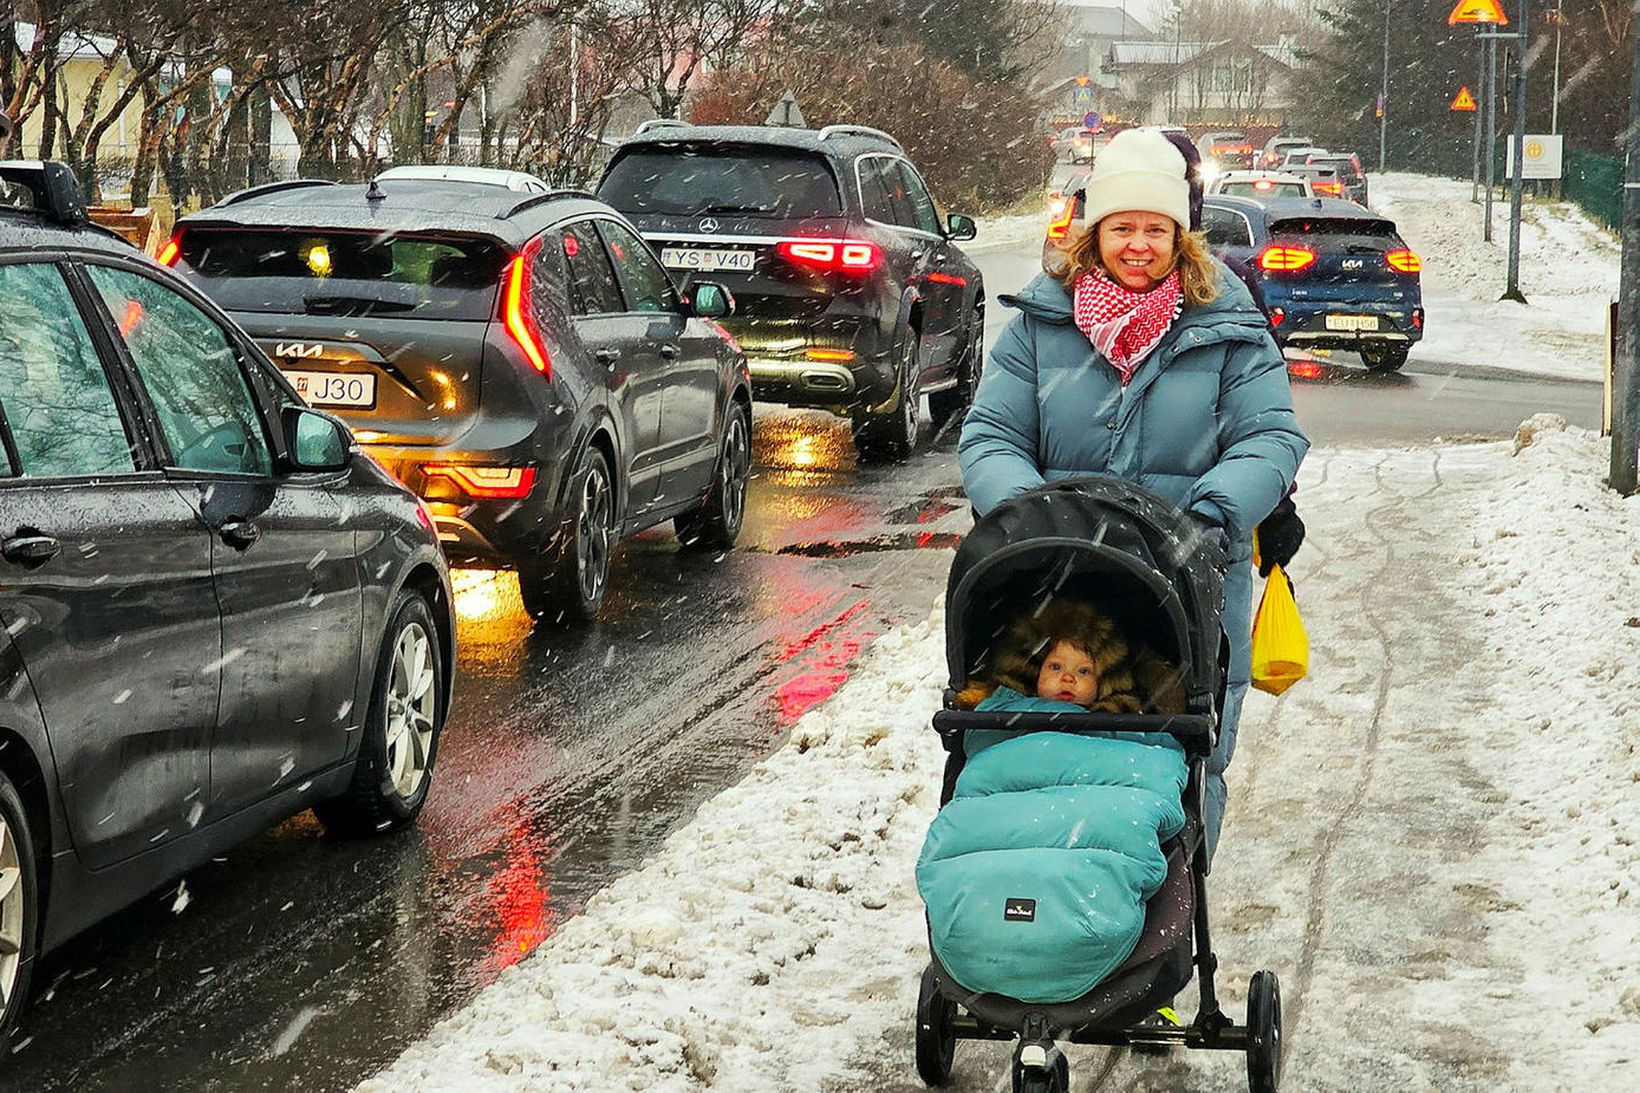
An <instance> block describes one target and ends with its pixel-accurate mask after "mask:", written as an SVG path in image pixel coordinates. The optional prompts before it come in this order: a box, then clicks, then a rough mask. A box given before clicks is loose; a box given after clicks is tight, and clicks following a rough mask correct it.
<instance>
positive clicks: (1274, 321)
mask: <svg viewBox="0 0 1640 1093" xmlns="http://www.w3.org/2000/svg"><path fill="white" fill-rule="evenodd" d="M1286 317H1287V310H1286V309H1285V308H1280V307H1272V308H1271V309H1270V325H1271V326H1280V325H1281V322H1282V320H1283V319H1285V318H1286Z"/></svg>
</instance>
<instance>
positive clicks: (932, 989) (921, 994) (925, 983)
mask: <svg viewBox="0 0 1640 1093" xmlns="http://www.w3.org/2000/svg"><path fill="white" fill-rule="evenodd" d="M956 1015H957V1004H956V1003H955V1002H952V1001H949V1000H948V999H946V998H945V996H944V995H942V994H940V988H939V985H938V984H937V983H935V982H934V968H933V966H932V965H930V966H929V967H926V968H924V969H923V974H922V988H921V989H920V990H919V991H918V992H917V1074H918V1076H919V1077H921V1078H922V1080H923V1081H924V1082H926V1083H928V1084H929V1085H944V1084H945V1083H946V1082H949V1081H950V1080H951V1060H952V1059H954V1058H955V1057H956V1054H957V1034H956V1032H955V1030H953V1029H952V1027H951V1020H952V1018H954V1017H956Z"/></svg>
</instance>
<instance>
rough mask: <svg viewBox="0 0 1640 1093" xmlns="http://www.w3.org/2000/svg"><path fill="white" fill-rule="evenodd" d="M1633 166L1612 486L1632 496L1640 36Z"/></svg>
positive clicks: (1639, 248)
mask: <svg viewBox="0 0 1640 1093" xmlns="http://www.w3.org/2000/svg"><path fill="white" fill-rule="evenodd" d="M1629 82H1630V89H1629V128H1628V136H1627V139H1626V140H1625V142H1624V143H1625V144H1627V145H1628V163H1627V165H1626V166H1625V167H1624V168H1623V274H1622V280H1621V281H1620V282H1619V288H1618V303H1617V317H1618V323H1617V328H1618V329H1617V343H1618V351H1617V355H1616V356H1617V359H1616V362H1615V368H1614V369H1613V372H1614V375H1613V376H1612V455H1611V478H1610V479H1609V484H1610V485H1611V488H1612V489H1614V490H1616V491H1617V492H1618V493H1621V494H1624V495H1625V496H1627V495H1628V494H1631V493H1633V492H1634V491H1635V485H1636V482H1635V477H1636V471H1637V468H1640V450H1637V445H1640V34H1637V35H1635V38H1634V71H1633V73H1632V74H1631V75H1630V77H1629Z"/></svg>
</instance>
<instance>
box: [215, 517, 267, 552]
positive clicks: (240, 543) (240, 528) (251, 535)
mask: <svg viewBox="0 0 1640 1093" xmlns="http://www.w3.org/2000/svg"><path fill="white" fill-rule="evenodd" d="M217 534H218V535H220V536H222V541H223V542H224V543H227V544H228V545H229V546H231V547H233V548H234V549H235V550H249V549H250V548H251V547H253V546H255V545H256V541H257V540H258V539H260V538H262V529H261V528H259V527H257V526H256V525H255V524H253V523H251V522H250V521H249V520H229V521H228V522H227V523H226V524H223V525H222V527H221V528H220V529H218V531H217Z"/></svg>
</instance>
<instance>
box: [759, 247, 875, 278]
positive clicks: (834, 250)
mask: <svg viewBox="0 0 1640 1093" xmlns="http://www.w3.org/2000/svg"><path fill="white" fill-rule="evenodd" d="M774 249H775V251H776V253H778V254H779V255H780V257H782V258H784V259H786V261H788V262H793V263H795V264H797V265H799V266H807V267H809V268H810V269H819V270H825V271H827V272H836V273H870V272H871V271H872V270H875V269H876V268H877V267H878V266H880V265H882V264H883V251H882V248H881V247H879V246H877V244H875V243H867V242H864V241H862V240H857V239H782V240H781V241H780V242H778V243H776V244H775V248H774Z"/></svg>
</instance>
